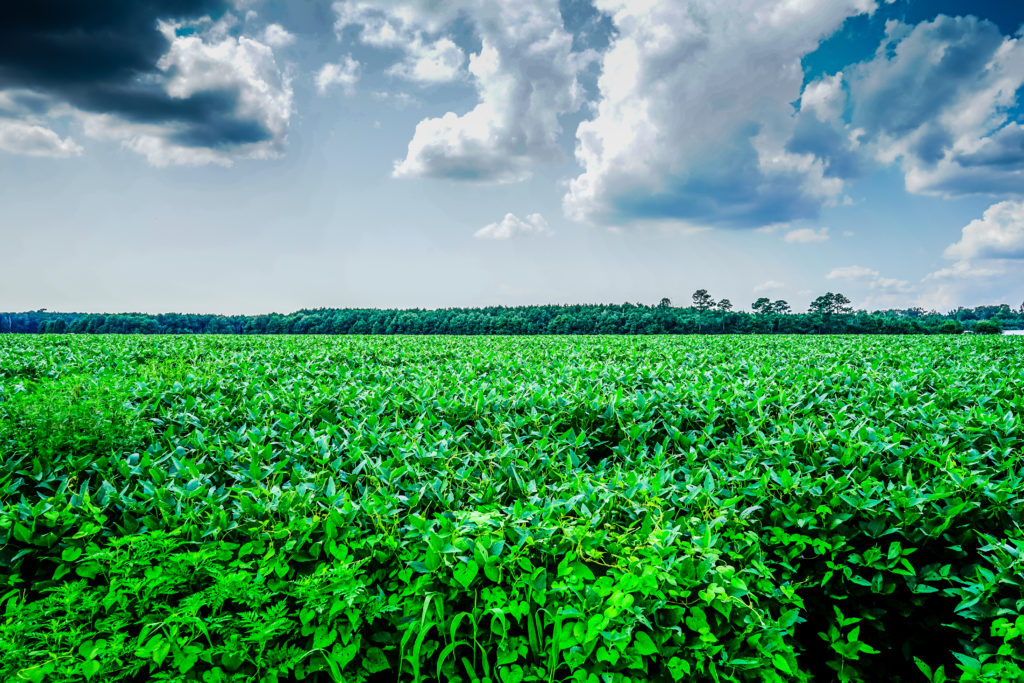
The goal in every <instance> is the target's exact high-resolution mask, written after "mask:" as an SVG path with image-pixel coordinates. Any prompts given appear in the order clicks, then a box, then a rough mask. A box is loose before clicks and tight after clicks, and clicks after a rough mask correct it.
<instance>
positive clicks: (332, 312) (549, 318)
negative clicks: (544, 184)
mask: <svg viewBox="0 0 1024 683" xmlns="http://www.w3.org/2000/svg"><path fill="white" fill-rule="evenodd" d="M692 300H693V305H692V306H688V307H674V306H672V302H671V301H670V300H669V299H668V298H667V297H665V298H663V299H661V301H659V302H658V303H657V304H655V305H650V306H648V305H645V304H639V303H638V304H632V303H624V304H580V305H568V306H557V305H549V306H516V307H506V306H492V307H488V308H443V309H431V310H427V309H368V308H345V309H335V308H318V309H303V310H301V311H296V312H294V313H289V314H281V313H271V314H268V315H251V316H243V315H235V316H223V315H207V314H202V315H200V314H183V313H163V314H159V315H150V314H143V313H107V314H103V313H55V312H51V311H47V310H45V309H40V310H37V311H28V312H24V313H0V332H12V333H29V334H38V333H54V334H59V333H70V334H694V333H706V334H759V333H760V334H957V333H960V332H963V331H965V330H970V331H977V332H982V333H984V332H991V331H993V326H996V327H995V328H994V331H996V332H998V331H1000V330H1002V329H1024V304H1022V305H1021V307H1020V308H1018V309H1013V308H1011V307H1010V306H1009V305H1007V304H1000V305H998V306H978V307H977V308H957V309H956V310H954V311H950V312H948V313H944V314H941V313H937V312H935V311H932V312H927V311H924V310H923V309H920V308H908V309H891V310H885V311H874V312H872V313H868V312H867V311H853V309H852V308H851V306H850V300H849V299H848V298H847V297H846V296H844V295H842V294H837V293H833V292H828V293H826V294H823V295H822V296H820V297H818V298H816V299H815V300H814V301H813V302H812V303H811V306H810V310H809V311H808V312H807V313H792V312H791V308H790V305H789V304H788V303H787V302H785V301H782V300H778V301H771V300H770V299H768V298H767V297H761V298H759V299H757V300H756V301H754V302H752V303H751V310H752V311H753V312H751V313H747V312H745V311H735V310H732V309H733V305H732V303H731V302H730V301H729V300H728V299H722V300H721V301H718V302H717V303H716V302H715V300H714V299H712V298H711V295H710V294H709V293H708V291H707V290H704V289H701V290H697V291H696V292H694V294H693V299H692ZM982 323H985V324H982Z"/></svg>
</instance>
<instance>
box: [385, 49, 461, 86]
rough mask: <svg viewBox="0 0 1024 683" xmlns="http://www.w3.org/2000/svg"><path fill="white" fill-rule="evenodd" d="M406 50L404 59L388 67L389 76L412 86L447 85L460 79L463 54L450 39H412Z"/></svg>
mask: <svg viewBox="0 0 1024 683" xmlns="http://www.w3.org/2000/svg"><path fill="white" fill-rule="evenodd" d="M406 49H407V54H406V57H405V59H403V60H402V61H401V62H399V63H397V64H395V65H393V66H392V67H390V68H389V69H388V70H387V73H388V74H389V75H391V76H396V77H398V78H403V79H405V80H407V81H414V82H416V83H448V82H450V81H454V80H457V79H459V78H461V77H462V75H463V68H462V65H463V64H464V63H465V61H466V53H464V52H463V51H462V48H460V47H459V46H458V45H456V44H455V43H454V41H452V40H451V39H450V38H439V39H438V40H435V41H433V42H425V41H424V40H423V39H422V38H414V39H413V42H412V43H410V44H409V45H408V46H407V48H406Z"/></svg>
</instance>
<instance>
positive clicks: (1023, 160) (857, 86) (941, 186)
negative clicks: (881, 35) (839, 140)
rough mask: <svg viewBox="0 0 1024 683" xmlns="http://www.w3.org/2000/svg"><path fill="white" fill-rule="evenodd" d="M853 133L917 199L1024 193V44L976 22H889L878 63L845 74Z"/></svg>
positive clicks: (1023, 38) (968, 19)
mask: <svg viewBox="0 0 1024 683" xmlns="http://www.w3.org/2000/svg"><path fill="white" fill-rule="evenodd" d="M846 76H847V81H848V83H849V87H850V96H851V102H852V105H853V106H852V117H853V121H852V123H853V125H854V126H855V127H856V128H857V129H859V130H862V131H863V133H864V141H865V143H867V144H868V146H869V147H870V148H871V149H872V150H873V153H874V155H875V157H876V158H877V159H878V160H879V161H881V162H882V163H886V164H888V163H893V162H899V163H900V164H901V166H902V169H903V172H904V176H905V181H906V187H907V189H908V190H909V191H911V192H917V193H929V194H940V195H945V196H954V195H965V194H1017V195H1019V194H1024V146H1022V142H1024V127H1022V126H1021V125H1020V124H1019V123H1017V122H1013V121H1010V115H1011V112H1012V110H1013V109H1014V107H1015V106H1016V104H1017V92H1018V90H1019V89H1020V88H1021V87H1022V86H1024V36H1021V35H1020V34H1018V35H1015V36H1010V37H1006V36H1003V35H1002V34H1001V33H1000V31H999V28H998V27H997V26H996V25H995V24H992V23H991V22H988V21H984V20H980V19H977V18H976V17H973V16H963V17H948V16H939V17H937V18H936V19H934V20H933V21H929V22H922V23H920V24H918V25H916V26H913V27H910V26H907V25H905V24H902V23H900V22H890V23H889V24H888V25H887V27H886V40H884V41H883V43H882V45H881V46H880V47H879V48H878V52H877V54H876V56H875V58H874V59H873V60H871V61H870V62H866V63H863V64H860V65H856V66H854V67H851V68H849V69H847V70H846Z"/></svg>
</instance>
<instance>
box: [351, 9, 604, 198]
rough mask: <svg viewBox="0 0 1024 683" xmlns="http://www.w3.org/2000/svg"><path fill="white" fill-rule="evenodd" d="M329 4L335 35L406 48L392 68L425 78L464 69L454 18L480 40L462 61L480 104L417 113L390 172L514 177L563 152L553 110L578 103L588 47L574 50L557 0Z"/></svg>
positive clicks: (503, 179) (461, 177)
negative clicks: (353, 33)
mask: <svg viewBox="0 0 1024 683" xmlns="http://www.w3.org/2000/svg"><path fill="white" fill-rule="evenodd" d="M334 9H335V12H336V14H337V17H338V19H337V22H336V24H335V29H336V31H338V33H339V35H343V34H344V31H345V29H346V28H347V27H349V26H357V27H358V36H359V40H360V41H362V42H363V43H365V44H367V45H372V46H376V47H381V48H398V49H402V50H403V51H404V52H405V56H404V57H403V59H402V60H401V61H400V62H399V63H397V64H395V65H394V66H393V67H392V68H391V70H390V73H392V75H396V76H401V77H403V78H410V79H412V80H417V81H419V82H421V83H429V82H435V81H439V80H443V79H446V78H447V79H451V78H455V77H459V76H460V75H461V70H462V58H461V56H460V53H461V49H460V48H458V46H457V45H456V44H455V42H454V41H453V40H452V39H451V37H450V36H444V35H441V33H443V32H444V31H445V30H448V29H450V28H451V27H452V26H453V23H454V22H455V21H456V20H457V19H458V20H460V21H464V22H466V23H468V24H470V25H471V26H472V27H473V28H474V30H475V32H476V35H477V37H478V38H479V40H480V49H479V51H478V52H476V53H474V54H472V55H470V57H469V66H468V74H469V83H470V84H471V85H472V86H473V87H474V88H475V89H476V91H477V97H478V102H477V104H476V106H474V107H473V108H472V109H471V110H469V111H467V112H465V113H462V114H459V113H456V112H447V113H445V114H444V115H443V116H439V117H433V118H427V119H424V120H422V121H420V122H419V124H418V125H417V126H416V130H415V132H414V134H413V138H412V140H411V141H410V142H409V146H408V150H407V154H406V156H405V158H404V159H401V160H399V161H398V162H396V163H395V167H394V175H395V176H396V177H410V176H420V177H433V178H447V179H453V180H475V181H485V182H512V181H518V180H523V179H525V178H527V177H528V176H529V175H530V174H531V171H532V168H533V166H534V165H535V164H537V163H538V162H551V161H556V160H558V159H559V158H561V148H560V146H559V144H558V137H559V134H560V133H561V124H560V122H559V117H560V116H562V115H564V114H567V113H570V112H574V111H576V110H577V109H578V108H579V107H580V106H581V104H582V103H583V90H582V87H581V86H580V83H579V81H578V78H577V76H578V74H579V72H580V71H581V70H582V69H583V68H584V67H585V66H586V65H587V64H588V63H589V60H591V59H592V53H590V52H587V51H574V49H573V37H572V36H571V35H570V34H569V33H568V32H567V31H566V30H565V27H564V23H563V20H562V16H561V13H560V12H559V7H558V3H553V2H550V0H494V1H493V2H479V1H477V0H453V1H452V2H445V3H438V2H432V1H431V0H406V1H405V2H383V1H377V2H337V3H335V4H334ZM446 39H447V41H446ZM456 50H458V51H459V52H456Z"/></svg>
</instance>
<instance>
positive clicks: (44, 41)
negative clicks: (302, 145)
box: [0, 0, 271, 147]
mask: <svg viewBox="0 0 1024 683" xmlns="http://www.w3.org/2000/svg"><path fill="white" fill-rule="evenodd" d="M228 8H229V4H228V3H227V2H224V0H148V1H147V0H97V1H81V0H30V1H25V2H21V3H17V4H14V5H11V6H9V7H7V8H5V9H4V10H3V14H2V15H0V16H2V18H0V89H3V88H17V89H25V90H29V91H33V93H34V94H31V93H30V94H28V95H22V97H29V98H31V97H35V98H36V100H34V101H35V102H36V104H37V105H38V106H41V107H44V108H45V107H46V106H49V102H50V100H60V101H65V102H68V103H70V104H72V105H74V106H75V107H78V108H80V109H83V110H86V111H90V112H97V113H105V114H115V115H117V116H118V117H120V118H123V119H125V120H128V121H131V122H136V123H159V124H178V126H179V127H180V128H181V130H180V131H179V132H178V133H176V137H177V140H176V141H177V142H178V143H179V144H182V145H187V146H196V147H218V146H225V145H233V144H244V143H249V142H258V141H261V140H265V139H267V138H269V137H271V134H270V132H269V131H267V130H265V129H264V128H263V127H262V126H261V125H260V124H259V123H257V122H255V121H249V120H239V119H238V118H237V116H235V114H234V112H235V108H236V107H235V105H236V102H237V93H235V92H231V91H225V92H211V93H197V94H196V95H194V96H192V97H188V98H172V97H170V96H169V95H168V94H167V93H166V92H165V91H164V89H163V88H162V87H161V85H160V79H161V77H162V76H163V74H162V72H160V71H159V69H158V68H157V66H156V65H157V62H158V60H159V59H160V57H161V56H162V55H163V54H164V53H165V52H166V51H167V49H168V47H169V44H168V41H167V39H166V38H165V37H164V35H163V34H161V33H160V31H159V30H158V29H157V22H158V20H183V21H188V20H195V19H200V18H202V17H206V16H210V17H213V18H214V19H216V18H218V17H220V16H222V15H223V14H224V12H225V11H226V10H227V9H228ZM31 102H32V100H30V99H29V100H25V103H24V104H23V106H31Z"/></svg>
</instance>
